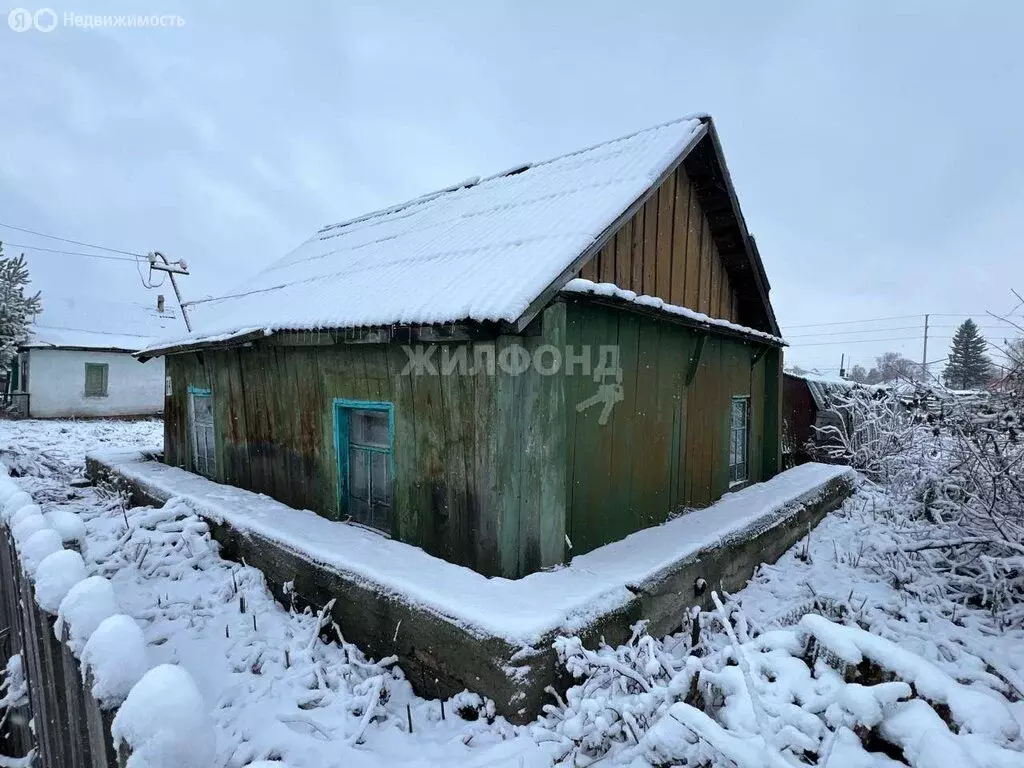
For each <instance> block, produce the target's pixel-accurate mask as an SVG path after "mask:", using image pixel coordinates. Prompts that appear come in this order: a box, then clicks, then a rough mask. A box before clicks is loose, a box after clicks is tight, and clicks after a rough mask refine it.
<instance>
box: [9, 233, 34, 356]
mask: <svg viewBox="0 0 1024 768" xmlns="http://www.w3.org/2000/svg"><path fill="white" fill-rule="evenodd" d="M28 284H29V277H28V265H27V264H26V263H25V256H24V255H21V256H14V257H10V258H8V257H5V256H4V247H3V243H0V371H6V370H8V369H9V368H10V367H11V361H12V360H13V359H14V356H15V355H16V354H17V353H18V347H19V346H21V345H22V344H24V343H25V342H26V341H28V333H29V323H31V322H32V318H33V317H34V316H35V315H37V314H38V313H39V312H40V311H41V310H42V303H41V300H40V298H39V292H38V291H36V293H35V294H34V295H31V296H26V295H25V289H26V288H27V287H28Z"/></svg>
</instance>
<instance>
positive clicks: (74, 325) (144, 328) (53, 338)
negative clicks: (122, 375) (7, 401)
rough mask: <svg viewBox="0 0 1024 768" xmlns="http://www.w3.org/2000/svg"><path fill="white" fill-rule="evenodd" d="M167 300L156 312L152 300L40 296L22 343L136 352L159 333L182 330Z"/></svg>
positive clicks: (175, 313)
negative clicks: (37, 310)
mask: <svg viewBox="0 0 1024 768" xmlns="http://www.w3.org/2000/svg"><path fill="white" fill-rule="evenodd" d="M179 314H180V313H179V312H178V310H177V308H172V307H171V306H170V302H167V303H166V304H165V306H164V311H163V312H158V311H157V307H156V297H155V296H153V297H152V303H150V304H143V303H141V302H139V301H128V300H123V301H118V300H113V299H99V298H93V297H88V296H69V297H55V296H50V295H49V294H47V295H44V296H43V311H42V312H41V313H40V314H39V315H37V316H36V317H35V320H34V322H33V323H32V329H31V337H30V339H29V341H28V343H27V344H25V345H24V346H25V347H29V348H32V347H35V348H46V347H50V348H57V349H104V350H112V351H123V352H137V351H138V350H140V349H143V348H144V347H147V346H149V345H150V344H152V343H153V342H154V340H155V339H158V338H160V337H162V336H167V335H169V334H173V333H178V334H180V333H181V332H183V331H184V330H185V326H184V323H183V322H182V320H181V319H180V318H179Z"/></svg>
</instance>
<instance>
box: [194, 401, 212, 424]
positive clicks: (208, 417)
mask: <svg viewBox="0 0 1024 768" xmlns="http://www.w3.org/2000/svg"><path fill="white" fill-rule="evenodd" d="M192 411H193V413H194V414H195V420H196V422H198V423H200V424H210V423H213V398H212V397H208V396H206V395H192Z"/></svg>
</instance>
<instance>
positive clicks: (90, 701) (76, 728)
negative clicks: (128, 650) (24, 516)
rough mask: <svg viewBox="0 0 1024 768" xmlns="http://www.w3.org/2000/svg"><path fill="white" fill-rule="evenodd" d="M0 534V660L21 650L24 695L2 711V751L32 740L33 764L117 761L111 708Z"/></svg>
mask: <svg viewBox="0 0 1024 768" xmlns="http://www.w3.org/2000/svg"><path fill="white" fill-rule="evenodd" d="M0 539H2V540H0V622H2V625H0V635H2V636H3V638H4V642H3V643H2V644H0V662H2V663H3V664H4V665H6V664H7V661H8V660H9V659H10V658H11V657H12V656H13V655H15V654H18V653H20V654H21V655H22V666H23V669H24V673H25V679H26V682H27V684H28V699H29V704H28V706H27V707H24V708H22V711H18V712H14V713H12V714H11V716H9V717H8V720H7V724H6V726H5V729H4V732H3V733H2V734H0V753H2V752H6V753H8V754H10V755H13V756H21V755H24V754H27V753H28V751H29V750H30V749H31V748H32V746H33V744H34V746H35V747H36V750H37V755H36V763H35V765H37V766H39V768H119V766H123V765H124V760H125V758H126V756H125V755H121V756H120V760H119V758H118V754H117V750H116V749H115V748H114V745H113V743H112V739H111V736H110V724H111V721H112V720H113V718H114V714H115V712H114V711H113V710H108V711H104V710H103V709H102V708H101V707H100V704H99V702H98V701H97V700H96V699H95V698H94V697H93V696H92V692H91V688H92V685H91V681H89V682H88V683H87V682H86V681H83V679H82V673H81V665H80V663H79V661H78V659H76V658H75V657H74V654H72V653H71V649H70V648H69V647H68V645H67V644H66V643H64V642H61V640H59V639H58V638H57V637H56V636H55V635H54V622H55V620H56V618H55V617H54V616H51V615H50V614H49V613H47V612H46V611H44V610H43V609H42V608H40V607H39V605H38V604H37V603H36V599H35V588H34V587H33V585H32V583H31V581H30V580H29V579H28V578H26V577H25V576H24V574H23V573H22V570H21V566H20V564H19V561H18V555H17V552H16V550H15V547H14V541H13V539H12V537H11V533H10V530H9V529H8V528H6V526H2V527H0ZM24 710H27V711H24ZM30 718H31V719H32V721H33V723H34V731H35V733H34V737H33V732H32V730H33V729H32V728H30V726H29V720H30Z"/></svg>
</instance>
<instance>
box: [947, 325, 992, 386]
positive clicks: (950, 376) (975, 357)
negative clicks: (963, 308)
mask: <svg viewBox="0 0 1024 768" xmlns="http://www.w3.org/2000/svg"><path fill="white" fill-rule="evenodd" d="M991 372H992V362H991V361H990V360H989V359H988V357H987V356H986V355H985V339H984V338H983V337H982V335H981V333H980V332H979V331H978V326H977V325H976V324H975V322H974V321H973V320H971V319H970V318H968V319H967V320H964V321H963V323H961V325H960V327H959V328H957V329H956V333H955V334H953V346H952V348H951V349H950V352H949V362H948V363H947V364H946V371H945V377H946V386H947V387H950V388H951V389H978V388H980V387H983V386H985V384H986V383H987V382H988V379H989V375H990V374H991Z"/></svg>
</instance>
